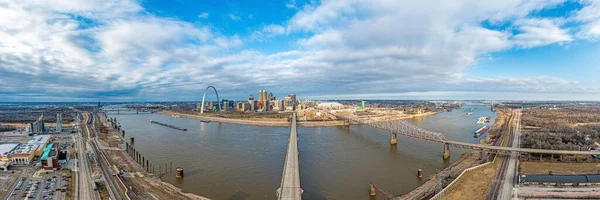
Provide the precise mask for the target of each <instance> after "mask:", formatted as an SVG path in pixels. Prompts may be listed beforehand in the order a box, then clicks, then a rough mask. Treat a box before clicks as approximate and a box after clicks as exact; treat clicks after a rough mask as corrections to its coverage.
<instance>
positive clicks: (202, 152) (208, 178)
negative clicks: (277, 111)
mask: <svg viewBox="0 0 600 200" xmlns="http://www.w3.org/2000/svg"><path fill="white" fill-rule="evenodd" d="M471 108H475V111H474V112H475V114H473V115H467V112H469V110H470V109H471ZM480 116H490V117H492V122H493V121H494V120H495V113H492V112H491V111H490V109H489V106H488V107H486V106H481V105H467V106H464V107H462V108H459V109H456V110H453V111H451V112H444V113H439V114H436V115H433V116H429V117H425V118H421V119H411V120H409V121H410V122H411V123H414V124H415V125H417V126H420V127H422V128H425V129H427V130H431V131H438V132H442V133H444V135H445V136H446V137H447V138H448V139H453V140H458V141H469V142H473V143H476V142H478V141H479V139H481V138H484V137H485V135H483V136H481V137H480V138H479V139H477V138H474V137H473V133H474V131H475V130H477V129H478V128H479V127H481V126H482V125H480V124H476V120H477V118H478V117H480ZM109 117H115V118H117V120H118V121H119V122H120V123H121V125H122V127H123V129H124V130H125V131H126V137H127V138H129V137H131V136H133V137H135V146H136V149H137V150H138V151H139V152H140V153H141V154H143V156H145V157H146V159H148V160H150V162H152V163H154V164H155V166H158V165H159V164H162V166H163V169H164V164H165V163H171V162H172V163H173V168H175V167H182V168H183V169H184V173H185V178H184V179H176V178H175V175H174V173H171V174H166V175H165V176H164V177H163V178H164V180H165V181H167V182H169V183H172V184H173V185H175V186H177V187H180V188H182V189H183V191H185V192H191V193H196V194H200V195H203V196H206V197H209V198H212V199H275V198H276V196H275V190H276V189H277V188H278V187H279V184H280V180H281V173H282V170H283V161H284V158H285V152H286V148H287V140H288V137H289V128H288V127H262V126H250V125H239V124H226V123H218V122H211V123H202V122H200V121H198V120H193V119H186V118H174V117H172V116H170V115H161V114H139V115H135V114H131V115H124V114H123V112H121V115H116V113H114V114H113V113H109ZM149 120H156V121H159V122H163V123H167V124H172V125H175V126H179V127H182V128H187V129H188V131H178V130H175V129H171V128H167V127H163V126H160V125H156V124H151V123H149ZM389 139H390V136H389V134H388V133H387V132H383V131H379V130H376V129H373V128H370V127H367V126H351V127H350V128H343V127H298V140H299V141H298V148H299V152H300V177H301V185H302V188H303V190H304V193H303V198H304V199H370V197H369V195H368V186H369V184H371V183H374V184H376V185H377V186H378V187H379V188H381V189H384V190H386V191H388V192H390V193H392V194H394V195H400V194H403V193H406V192H408V191H410V190H411V189H413V188H415V187H417V186H418V185H419V184H421V183H422V180H419V179H418V178H417V177H416V171H417V169H419V168H421V169H423V175H424V176H425V177H428V176H430V175H432V174H433V173H435V172H436V171H438V170H441V169H443V168H444V167H445V166H447V165H449V164H450V162H453V161H455V160H456V159H458V158H459V157H460V155H461V154H462V153H464V152H465V150H461V149H454V148H453V149H451V159H450V161H444V160H443V159H442V148H443V145H442V144H439V143H431V142H427V141H421V140H417V139H412V138H408V137H403V136H398V144H397V146H390V144H389ZM157 168H158V167H156V170H158V169H157ZM423 180H426V178H423ZM377 199H386V198H384V195H383V194H381V193H379V194H378V198H377Z"/></svg>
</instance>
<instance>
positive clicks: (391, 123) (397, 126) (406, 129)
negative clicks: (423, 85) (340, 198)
mask: <svg viewBox="0 0 600 200" xmlns="http://www.w3.org/2000/svg"><path fill="white" fill-rule="evenodd" d="M330 114H332V115H334V116H336V117H337V118H338V119H342V120H346V121H349V122H354V123H356V124H362V125H367V126H370V127H373V128H376V129H379V130H382V131H386V132H388V133H390V144H392V145H395V144H396V143H397V136H398V135H404V136H408V137H412V138H416V139H421V140H427V141H431V142H439V143H443V144H444V152H443V154H444V159H448V158H449V157H450V148H449V147H450V146H453V147H458V148H466V149H475V150H481V151H496V152H501V153H502V152H508V153H517V154H518V153H539V154H569V155H598V154H600V152H594V151H573V150H551V149H531V148H518V147H502V146H493V145H485V144H473V143H468V142H459V141H453V140H449V139H447V138H446V137H445V136H444V134H442V133H438V132H433V131H429V130H425V129H423V128H420V127H418V126H415V125H413V124H412V123H410V122H408V121H406V120H387V121H375V120H370V119H361V118H354V117H347V116H344V115H341V114H338V113H337V112H330Z"/></svg>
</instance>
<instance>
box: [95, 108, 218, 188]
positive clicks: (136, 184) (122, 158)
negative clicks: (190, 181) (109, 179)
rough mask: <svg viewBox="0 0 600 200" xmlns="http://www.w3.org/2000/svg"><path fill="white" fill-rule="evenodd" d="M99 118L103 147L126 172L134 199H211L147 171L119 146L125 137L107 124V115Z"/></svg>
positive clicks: (116, 164) (125, 180) (119, 167)
mask: <svg viewBox="0 0 600 200" xmlns="http://www.w3.org/2000/svg"><path fill="white" fill-rule="evenodd" d="M98 119H99V121H101V122H102V123H97V124H96V125H97V126H98V127H100V126H102V128H100V131H99V138H100V141H101V143H100V144H101V147H102V148H101V149H102V150H103V151H104V152H105V153H107V155H108V158H109V160H110V162H111V163H113V164H115V166H116V167H117V168H118V169H121V170H123V171H124V172H125V174H126V175H125V176H124V177H123V180H124V184H126V185H127V186H130V187H131V190H132V191H133V193H132V194H133V195H135V196H131V198H132V199H190V200H208V199H209V198H206V197H203V196H200V195H197V194H193V193H187V192H183V191H182V190H181V189H180V188H178V187H176V186H174V185H173V184H170V183H167V182H164V181H163V180H161V178H160V176H158V175H155V174H152V173H149V172H148V171H146V170H145V169H144V168H143V167H142V166H141V165H140V164H138V163H136V162H135V161H134V160H133V158H131V156H129V155H128V154H127V152H126V151H125V150H124V149H121V148H120V147H119V144H122V141H123V138H122V136H121V134H119V133H118V132H117V131H116V130H115V129H113V128H112V127H110V126H105V124H106V123H107V119H106V116H105V115H100V116H99V117H98ZM110 138H118V139H119V140H118V141H121V142H118V143H116V142H114V141H112V140H110Z"/></svg>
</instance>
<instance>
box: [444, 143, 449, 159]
mask: <svg viewBox="0 0 600 200" xmlns="http://www.w3.org/2000/svg"><path fill="white" fill-rule="evenodd" d="M449 158H450V145H449V144H448V143H444V160H446V159H449Z"/></svg>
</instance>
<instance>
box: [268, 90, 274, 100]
mask: <svg viewBox="0 0 600 200" xmlns="http://www.w3.org/2000/svg"><path fill="white" fill-rule="evenodd" d="M267 99H268V100H269V101H273V100H275V96H273V93H272V92H269V95H268V96H267Z"/></svg>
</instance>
